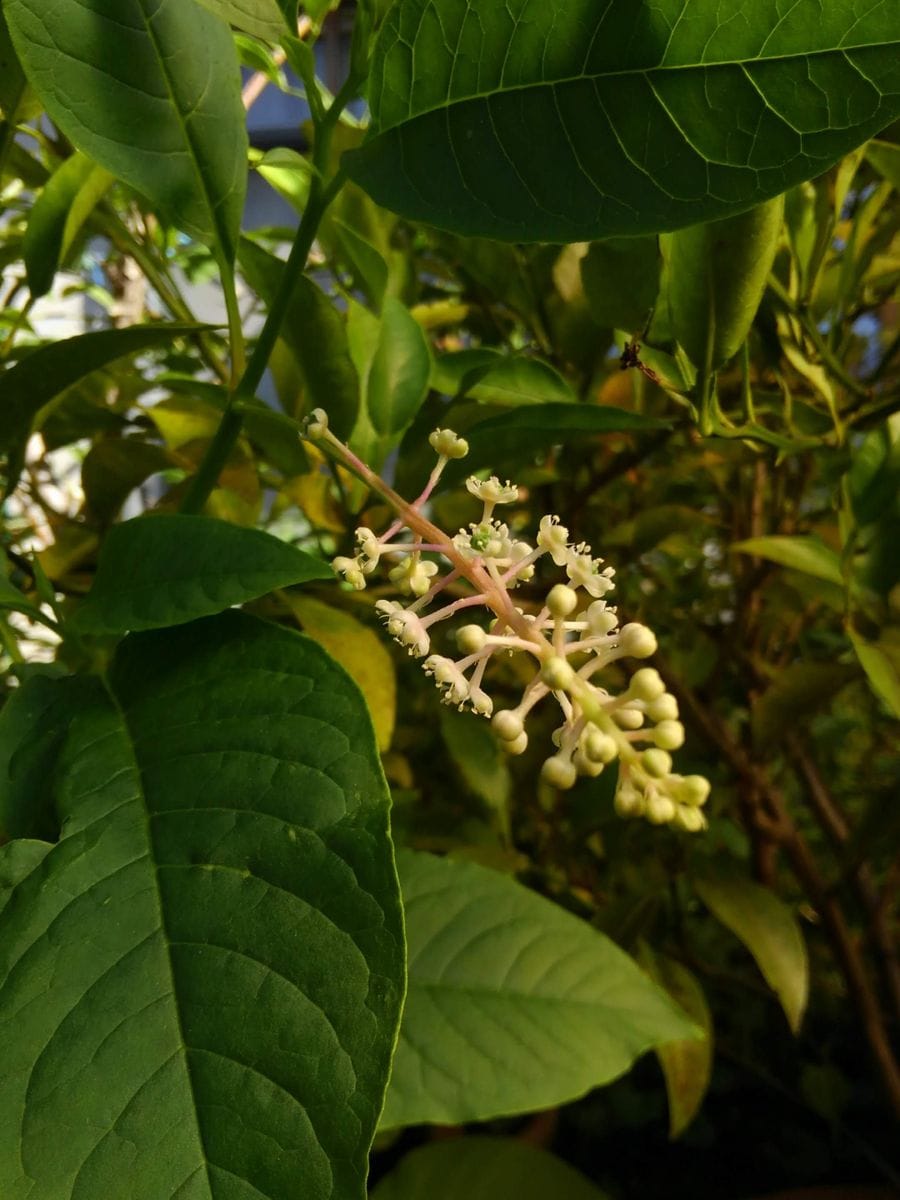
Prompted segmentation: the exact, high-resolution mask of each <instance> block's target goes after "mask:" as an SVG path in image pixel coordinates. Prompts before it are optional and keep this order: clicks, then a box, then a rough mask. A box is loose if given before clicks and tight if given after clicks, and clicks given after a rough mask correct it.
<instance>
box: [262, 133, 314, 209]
mask: <svg viewBox="0 0 900 1200" xmlns="http://www.w3.org/2000/svg"><path fill="white" fill-rule="evenodd" d="M253 169H254V170H255V171H256V172H257V174H258V175H261V176H262V177H263V179H265V181H266V182H267V183H269V184H271V186H272V187H273V188H274V189H275V191H276V192H277V193H278V195H279V196H281V198H282V199H283V200H286V201H287V202H288V204H290V205H291V207H292V208H293V209H294V211H295V212H297V213H300V214H301V215H302V213H303V210H304V208H306V204H307V201H308V200H309V189H310V184H311V183H312V164H311V163H310V162H309V160H308V159H306V158H304V157H303V155H302V154H298V153H297V151H296V150H291V149H289V148H288V147H287V146H276V147H275V149H274V150H268V151H267V152H266V153H265V154H264V155H263V156H262V158H260V159H259V161H258V162H255V163H254V164H253Z"/></svg>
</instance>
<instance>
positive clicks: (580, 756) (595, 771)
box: [572, 750, 603, 779]
mask: <svg viewBox="0 0 900 1200" xmlns="http://www.w3.org/2000/svg"><path fill="white" fill-rule="evenodd" d="M572 762H573V763H574V764H575V770H576V771H577V772H578V774H579V775H586V776H587V777H588V779H596V778H597V776H598V775H602V773H603V763H601V762H594V760H593V759H592V758H588V756H587V755H586V754H584V753H583V752H582V751H581V750H576V751H575V753H574V754H573V755H572Z"/></svg>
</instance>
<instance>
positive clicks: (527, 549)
mask: <svg viewBox="0 0 900 1200" xmlns="http://www.w3.org/2000/svg"><path fill="white" fill-rule="evenodd" d="M533 553H534V551H533V550H532V548H531V546H529V545H528V543H527V542H513V544H512V545H511V546H510V548H509V557H510V565H511V566H515V565H516V563H520V562H521V561H522V559H523V558H528V556H529V555H530V554H533ZM533 578H534V563H527V564H526V565H525V566H524V567H519V569H518V570H517V571H516V573H515V576H514V578H513V579H512V580H511V581H510V584H509V586H510V587H511V586H512V585H513V584H514V583H527V582H528V581H529V579H533Z"/></svg>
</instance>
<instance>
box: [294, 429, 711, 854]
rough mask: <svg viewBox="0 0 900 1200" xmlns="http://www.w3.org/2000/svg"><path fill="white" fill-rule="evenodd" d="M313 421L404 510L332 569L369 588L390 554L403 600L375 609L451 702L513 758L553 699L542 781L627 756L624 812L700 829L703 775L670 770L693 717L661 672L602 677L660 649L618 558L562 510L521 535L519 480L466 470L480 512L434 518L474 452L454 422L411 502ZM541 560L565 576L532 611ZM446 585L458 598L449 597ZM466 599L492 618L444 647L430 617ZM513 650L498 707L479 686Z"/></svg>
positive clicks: (567, 782)
mask: <svg viewBox="0 0 900 1200" xmlns="http://www.w3.org/2000/svg"><path fill="white" fill-rule="evenodd" d="M307 432H308V435H309V436H310V437H312V438H315V439H317V440H321V441H322V442H323V443H325V447H326V448H327V449H328V450H329V451H330V452H331V453H332V454H333V455H334V456H335V457H337V458H339V459H340V460H342V461H343V462H344V463H345V465H347V466H349V467H350V468H351V469H352V470H354V471H355V472H356V473H357V474H358V475H360V476H361V477H362V478H363V479H364V480H365V481H366V482H367V483H369V484H370V486H372V487H373V488H374V489H375V490H376V491H377V492H378V493H379V494H380V495H381V496H382V497H383V498H384V499H386V500H387V501H388V502H389V503H390V504H391V505H392V507H393V508H394V510H395V511H396V513H397V518H396V520H394V521H393V523H392V524H391V525H390V526H389V527H388V528H387V529H386V530H385V531H384V533H382V534H380V535H378V534H376V533H375V532H374V531H373V530H371V529H368V528H365V527H363V528H360V529H358V530H357V531H356V539H357V553H356V555H355V556H354V557H353V558H348V557H340V558H336V559H335V560H334V564H333V565H334V569H335V571H336V572H337V573H338V574H339V575H341V576H342V577H343V578H344V579H345V580H346V581H347V582H348V583H349V584H351V585H352V586H353V587H354V588H357V589H363V588H365V586H366V582H367V580H368V578H369V577H370V576H371V575H372V574H373V573H374V572H375V571H376V569H377V568H378V567H379V565H380V564H381V562H382V560H385V561H386V562H387V563H389V564H391V565H390V566H389V569H388V578H389V580H390V582H391V583H392V584H393V585H394V587H395V588H396V589H397V592H398V593H399V594H400V596H401V597H402V599H397V600H379V601H378V602H377V604H376V609H377V611H378V613H379V615H380V617H381V619H382V620H383V621H384V622H385V624H386V626H387V629H388V632H389V633H390V634H391V636H392V637H394V638H395V639H396V640H397V641H398V642H399V643H400V644H401V645H402V646H404V647H405V648H406V649H407V650H408V652H409V653H410V654H411V655H413V656H414V657H415V658H419V659H422V660H423V663H422V665H423V668H424V670H425V672H426V674H428V675H430V676H431V677H432V678H433V679H434V682H435V684H436V686H437V687H438V688H439V689H440V691H441V692H442V699H443V701H444V702H445V703H446V704H452V705H455V706H456V707H457V708H460V709H471V710H472V711H473V712H475V713H478V714H480V715H481V716H484V717H487V718H491V724H492V727H493V730H494V732H495V734H496V735H497V737H498V739H499V741H500V744H501V746H502V747H503V749H504V750H506V751H507V753H509V754H513V755H515V754H522V753H523V752H524V750H525V749H526V747H527V745H528V734H527V732H526V729H525V726H526V722H527V719H528V716H529V714H530V713H531V711H532V709H534V708H535V707H536V706H537V705H538V704H540V703H541V702H542V701H544V700H545V699H547V698H548V697H551V696H552V698H553V700H554V701H555V702H556V704H557V705H558V706H559V709H560V711H561V715H562V724H561V725H560V726H559V727H558V728H557V729H556V730H555V732H554V733H553V743H554V746H555V750H554V753H552V754H551V755H550V756H549V757H548V758H547V759H546V760H545V761H544V763H543V766H542V768H541V777H542V778H543V780H544V781H545V782H546V783H547V784H549V785H550V786H551V787H554V788H558V789H567V788H571V787H572V786H573V785H574V784H575V782H576V780H577V779H578V778H579V776H589V777H593V776H597V775H600V774H601V772H602V771H603V770H604V769H605V768H607V767H608V766H609V765H610V764H611V763H613V762H615V761H616V760H618V763H619V781H618V788H617V793H616V798H615V807H616V811H617V812H618V813H619V815H620V816H623V817H645V818H646V819H647V820H649V821H651V822H653V823H654V824H656V825H663V824H672V825H674V826H676V827H678V828H681V829H684V830H687V831H689V832H696V831H698V830H701V829H703V828H705V826H706V818H705V816H704V814H703V811H702V806H703V805H704V803H705V802H706V798H707V796H708V794H709V790H710V789H709V783H708V782H707V780H706V779H705V778H704V777H703V776H701V775H688V776H683V775H679V774H676V773H675V772H673V769H672V758H671V751H673V750H677V749H678V748H679V747H680V746H681V745H682V743H683V742H684V727H683V726H682V724H681V723H680V721H679V720H678V703H677V701H676V699H675V697H674V696H673V695H671V694H670V693H669V692H667V691H666V688H665V684H664V683H663V681H662V679H661V677H660V675H659V672H658V671H656V670H654V669H653V668H652V667H641V668H640V669H639V670H638V671H636V672H635V673H634V674H633V675H632V676H631V679H630V682H629V684H628V687H627V688H626V690H625V691H624V692H622V693H620V694H619V695H613V694H612V693H610V692H609V691H608V690H607V689H606V688H605V687H603V686H601V684H600V683H599V682H598V681H597V676H598V675H599V673H600V672H601V671H603V670H604V668H606V667H608V666H609V665H610V664H611V663H614V662H616V661H617V660H619V659H623V658H632V659H645V658H649V657H650V656H651V655H652V654H654V653H655V651H656V646H657V643H656V638H655V636H654V634H653V633H652V631H651V630H650V629H648V628H647V626H646V625H642V624H637V623H634V622H632V623H628V624H625V625H620V624H619V616H618V613H617V610H616V609H615V608H614V607H612V606H611V605H610V604H609V602H608V600H607V596H608V595H609V593H610V592H611V591H612V590H613V587H614V586H615V585H614V583H613V578H614V575H615V572H614V570H613V568H612V567H608V566H605V565H604V562H603V559H601V558H595V557H594V556H593V552H592V550H591V548H590V546H588V545H587V544H586V543H584V542H580V543H578V544H577V545H573V544H572V543H571V542H570V541H569V533H568V530H567V529H566V528H565V526H564V525H562V524H561V523H560V520H559V517H557V516H545V517H543V518H542V519H541V521H540V525H539V528H538V532H537V536H536V539H535V541H536V545H534V546H532V545H531V544H530V543H529V542H526V541H522V540H519V539H518V538H517V537H515V536H514V535H513V534H512V533H511V532H510V529H509V527H508V525H507V524H505V523H504V522H503V521H501V520H500V519H499V518H498V517H496V516H495V515H494V514H495V510H496V509H497V508H499V507H501V506H502V505H505V504H513V503H515V502H516V501H517V499H518V496H519V489H518V487H517V486H516V485H515V484H513V483H509V482H506V483H502V482H501V481H500V480H499V479H497V478H496V477H494V476H492V477H491V478H490V479H479V478H477V477H476V476H471V477H470V478H469V479H468V480H467V481H466V488H467V490H468V491H469V492H470V493H471V494H472V495H473V496H474V497H475V498H476V499H478V500H480V501H481V502H482V505H483V510H482V513H481V517H480V519H479V520H477V521H473V522H472V523H471V524H470V525H468V526H467V527H466V528H465V529H460V530H459V532H458V533H456V534H454V535H452V536H451V535H448V534H446V533H444V532H443V531H442V530H440V529H439V528H438V527H437V526H435V525H434V524H432V522H431V521H430V520H429V519H428V517H427V515H426V514H425V512H424V508H425V504H426V502H427V500H428V498H429V497H430V495H431V493H432V492H433V490H434V487H435V485H436V484H437V482H438V480H439V478H440V476H441V474H442V473H443V471H444V468H445V467H446V465H447V463H448V462H449V461H450V460H451V459H459V458H463V457H464V456H465V455H466V453H467V452H468V445H467V443H466V441H465V440H464V439H463V438H461V437H458V436H457V435H456V434H455V433H454V432H453V431H452V430H449V429H437V430H435V431H434V433H432V434H431V437H430V442H431V445H432V447H433V448H434V450H435V451H436V452H437V455H438V461H437V465H436V467H435V468H434V470H433V471H432V473H431V476H430V477H429V480H428V484H427V485H426V487H425V489H424V491H423V492H422V494H421V495H420V496H419V497H418V498H417V499H416V500H415V501H413V502H412V503H407V502H406V501H404V500H403V499H402V498H401V497H400V496H398V495H397V494H396V493H394V492H393V491H392V490H391V489H390V488H389V487H388V486H387V485H386V484H385V483H384V482H383V480H381V479H380V478H379V477H378V476H377V475H375V474H374V472H372V471H371V470H370V469H369V468H368V467H367V466H366V465H365V464H364V463H362V462H361V461H360V460H359V459H358V458H357V457H356V456H355V455H354V454H353V453H352V451H350V450H349V449H348V448H347V447H346V446H345V445H344V444H343V443H342V442H340V441H339V440H338V439H337V438H336V437H335V436H334V435H333V434H332V433H331V432H330V430H329V429H328V421H327V417H326V416H325V414H324V413H323V412H322V411H321V410H316V412H315V413H313V416H312V418H311V420H310V422H309V424H308V427H307ZM404 533H407V534H411V535H412V540H406V539H405V538H404V536H403V535H404ZM425 555H430V556H433V557H428V558H426V557H423V556H425ZM545 557H547V558H549V559H551V560H552V562H553V564H554V566H555V567H556V568H557V569H558V570H559V571H560V572H563V573H564V576H565V579H564V581H560V582H557V583H554V584H553V585H552V586H551V587H550V589H549V591H548V592H547V594H546V596H545V598H544V601H543V604H542V606H541V607H540V609H539V611H537V612H533V611H526V610H525V609H524V608H522V607H520V606H517V605H516V604H515V603H514V600H513V593H514V592H515V589H516V588H517V586H518V585H519V584H521V583H523V582H527V581H529V580H531V579H532V578H533V577H534V574H535V564H536V563H537V562H538V560H539V559H541V558H545ZM440 560H443V562H441V561H440ZM447 589H452V590H451V592H450V593H448V592H447ZM448 594H452V595H454V596H455V598H454V599H450V600H448V598H447V597H448ZM435 604H437V605H438V607H434V606H435ZM532 607H534V606H532ZM470 609H471V610H477V609H481V610H484V611H486V612H487V613H489V614H490V616H491V620H490V623H489V624H488V625H487V627H486V628H485V627H484V626H482V625H480V624H465V625H463V626H462V627H461V628H459V629H457V630H456V634H455V639H456V648H457V653H456V654H455V655H454V654H438V653H435V652H434V651H433V649H432V638H433V635H434V630H435V627H436V626H437V625H439V624H440V623H441V622H443V621H446V620H448V619H449V618H451V617H455V616H456V614H458V613H461V612H466V611H467V610H470ZM516 653H522V654H527V655H530V656H531V657H532V658H533V659H534V666H535V671H534V674H533V676H532V677H531V679H530V680H529V682H528V683H527V684H526V685H525V688H524V690H523V693H522V696H521V699H520V700H519V703H518V704H517V705H516V706H515V707H514V708H504V709H501V710H500V711H497V712H495V711H494V704H493V701H492V699H491V697H490V695H489V694H488V692H487V691H486V690H485V686H484V682H485V681H484V676H485V670H486V668H487V666H488V664H489V662H490V661H491V659H492V658H493V657H494V655H496V654H516Z"/></svg>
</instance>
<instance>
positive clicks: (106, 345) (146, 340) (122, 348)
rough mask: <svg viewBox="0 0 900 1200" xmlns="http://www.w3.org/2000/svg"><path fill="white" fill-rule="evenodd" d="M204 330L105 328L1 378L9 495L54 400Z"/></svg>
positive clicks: (1, 443)
mask: <svg viewBox="0 0 900 1200" xmlns="http://www.w3.org/2000/svg"><path fill="white" fill-rule="evenodd" d="M204 328H206V326H203V325H191V324H183V325H182V324H175V323H172V324H168V325H132V326H130V327H129V328H127V329H102V330H100V331H99V332H97V333H82V334H79V335H78V336H77V337H72V338H64V339H63V340H62V341H59V342H53V343H51V344H50V345H47V346H41V347H40V349H38V350H35V351H33V352H32V353H31V354H29V355H27V357H25V358H22V359H20V360H19V362H17V363H16V364H15V365H14V366H12V367H9V368H8V369H7V370H6V371H4V372H3V374H0V394H2V396H3V421H2V424H0V452H5V453H6V454H7V456H8V458H9V466H8V468H7V472H6V474H7V491H11V490H12V488H13V487H15V483H16V480H17V479H18V476H19V471H20V469H21V463H20V461H19V460H20V458H21V454H22V453H23V450H24V443H25V441H26V440H27V438H28V434H29V433H30V431H31V425H32V422H33V421H34V418H35V417H36V416H37V414H38V413H39V412H40V410H41V409H42V408H43V407H44V405H45V404H49V403H50V401H51V400H53V399H55V398H56V397H57V396H59V395H60V393H62V392H64V391H65V390H66V389H67V388H70V387H72V386H73V385H74V384H76V383H78V382H80V381H81V380H82V379H84V378H85V377H86V376H88V375H90V374H92V373H93V372H94V371H98V370H100V368H101V367H106V366H108V365H109V364H110V363H111V362H115V361H116V359H119V358H124V357H126V355H132V354H140V353H141V351H143V350H150V349H153V348H155V347H157V346H166V345H170V344H171V343H172V341H173V339H175V338H177V337H179V336H180V335H182V334H185V333H193V332H195V331H196V330H198V329H204Z"/></svg>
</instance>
